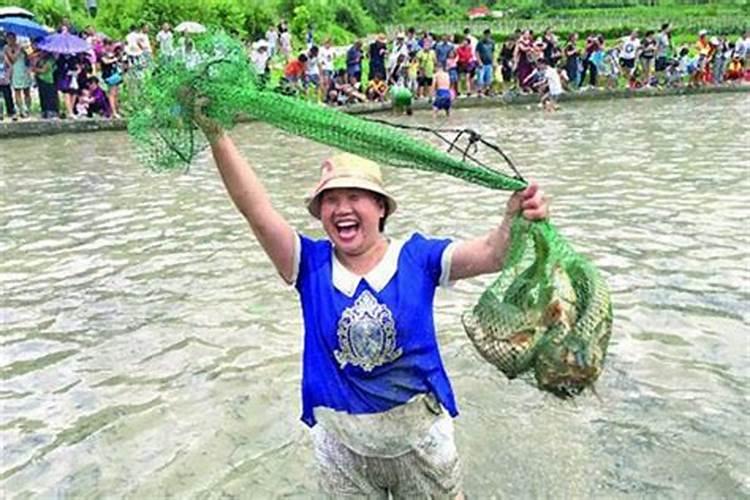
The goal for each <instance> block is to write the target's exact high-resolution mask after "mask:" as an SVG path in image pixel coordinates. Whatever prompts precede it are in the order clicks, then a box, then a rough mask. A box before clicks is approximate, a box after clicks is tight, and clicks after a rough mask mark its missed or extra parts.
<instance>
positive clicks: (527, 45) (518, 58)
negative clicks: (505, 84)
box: [513, 30, 534, 92]
mask: <svg viewBox="0 0 750 500" xmlns="http://www.w3.org/2000/svg"><path fill="white" fill-rule="evenodd" d="M533 44H534V41H533V38H532V36H531V31H529V30H526V31H524V32H523V33H522V34H521V38H520V39H519V40H518V43H516V52H515V54H514V56H513V60H514V62H515V67H516V76H517V77H518V86H519V87H520V88H521V91H523V92H528V91H529V90H530V87H529V78H528V77H529V75H530V74H531V72H532V71H534V67H533V66H532V63H531V52H532V50H533V48H534V47H533Z"/></svg>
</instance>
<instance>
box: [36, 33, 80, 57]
mask: <svg viewBox="0 0 750 500" xmlns="http://www.w3.org/2000/svg"><path fill="white" fill-rule="evenodd" d="M37 47H39V48H40V49H42V50H45V51H47V52H54V53H55V54H80V53H81V52H88V51H89V50H91V46H90V45H89V44H88V43H86V40H83V39H82V38H78V37H77V36H75V35H71V34H70V33H55V34H53V35H49V36H48V37H45V38H44V40H42V41H41V42H39V43H38V44H37Z"/></svg>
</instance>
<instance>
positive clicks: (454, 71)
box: [448, 68, 458, 83]
mask: <svg viewBox="0 0 750 500" xmlns="http://www.w3.org/2000/svg"><path fill="white" fill-rule="evenodd" d="M448 78H450V81H451V83H456V82H458V68H451V69H449V70H448Z"/></svg>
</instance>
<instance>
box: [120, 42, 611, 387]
mask: <svg viewBox="0 0 750 500" xmlns="http://www.w3.org/2000/svg"><path fill="white" fill-rule="evenodd" d="M194 44H195V51H194V54H193V56H192V57H191V59H190V60H189V61H188V60H181V59H180V58H174V59H170V60H163V61H161V62H160V63H158V64H157V65H156V66H155V68H153V69H152V70H150V72H148V73H147V74H146V75H144V79H143V81H142V82H140V84H139V85H138V92H137V94H136V95H135V96H134V99H133V103H134V105H133V106H132V109H131V116H130V118H129V121H128V131H129V134H130V136H131V138H132V142H133V143H134V144H135V147H136V151H137V153H138V156H139V158H140V159H141V160H142V161H143V162H144V163H145V165H146V166H148V167H149V168H151V169H153V170H156V171H165V170H177V169H182V170H184V169H186V168H187V167H189V166H190V164H191V163H192V161H193V160H194V159H195V157H196V156H197V155H198V154H199V153H200V152H201V151H202V150H203V149H204V148H205V147H206V146H207V144H208V140H207V137H206V135H208V136H211V135H212V134H219V133H221V131H222V129H230V128H232V127H233V126H234V125H236V123H237V122H238V120H239V117H241V116H245V117H250V118H253V119H256V120H259V121H262V122H265V123H268V124H270V125H272V126H275V127H277V128H279V129H281V130H284V131H286V132H288V133H291V134H295V135H299V136H302V137H306V138H308V139H311V140H313V141H317V142H320V143H323V144H327V145H330V146H334V147H336V148H339V149H341V150H344V151H347V152H350V153H353V154H357V155H360V156H363V157H366V158H369V159H371V160H374V161H378V162H381V163H384V164H388V165H391V166H394V167H399V168H411V169H419V170H424V171H428V172H435V173H443V174H448V175H452V176H454V177H457V178H459V179H462V180H465V181H467V182H471V183H474V184H477V185H481V186H484V187H487V188H491V189H499V190H506V191H519V190H522V189H524V188H525V187H526V186H527V184H528V183H527V182H526V181H525V180H524V179H523V178H522V177H521V176H520V174H519V173H518V171H517V169H516V168H515V166H514V165H513V163H512V161H511V160H510V159H509V158H508V157H507V155H505V153H503V152H502V150H500V148H498V147H497V146H496V145H494V144H492V143H490V142H488V141H486V140H485V139H484V138H482V137H481V136H480V135H479V134H477V133H476V132H474V131H471V130H468V129H463V130H458V131H457V130H453V131H439V130H437V129H430V128H428V127H413V126H407V125H404V124H394V123H388V122H382V121H379V120H374V119H363V118H359V117H356V116H353V115H349V114H346V113H342V112H340V111H337V110H335V109H333V108H330V107H325V106H321V105H318V104H315V103H311V102H307V101H305V100H303V99H299V98H296V97H290V96H286V95H283V94H281V93H280V92H277V91H275V89H274V88H273V87H272V86H271V85H261V84H259V80H258V79H257V77H256V75H255V73H254V71H253V69H252V67H251V65H250V64H249V62H248V58H247V55H246V52H245V49H244V47H243V46H242V44H241V43H239V42H238V41H236V40H234V39H233V38H232V37H231V36H229V35H227V34H225V33H221V32H219V33H207V34H205V35H202V36H198V37H196V38H195V41H194ZM199 124H200V126H199ZM384 124H386V125H388V126H384ZM399 128H402V129H403V128H406V129H416V130H418V131H422V132H428V133H432V134H434V135H435V136H437V137H438V138H440V139H441V140H443V141H445V142H447V143H449V144H450V148H449V149H448V151H443V150H441V149H439V148H438V147H436V146H435V145H433V144H431V143H429V142H426V141H422V140H418V139H417V138H415V137H413V136H412V135H410V134H407V133H404V132H403V131H401V130H399ZM441 132H455V133H457V134H458V135H457V136H456V137H455V138H454V140H453V141H450V140H447V139H446V138H445V136H444V135H443V134H442V133H441ZM461 137H464V138H468V142H469V144H468V145H467V146H466V147H465V148H464V149H462V148H461V147H460V146H458V145H457V143H458V140H459V139H460V138H461ZM209 138H210V137H209ZM479 145H484V146H487V147H489V148H490V149H492V150H494V151H495V152H497V153H498V154H500V155H501V156H502V157H503V159H504V160H505V161H506V163H507V164H508V165H509V166H510V167H511V168H512V169H513V171H514V173H515V174H516V175H514V176H511V175H508V174H506V173H504V172H502V171H500V170H498V169H496V168H493V167H491V166H488V165H486V164H485V163H483V162H482V161H480V160H478V159H477V158H475V157H474V154H475V152H476V150H477V147H478V146H479ZM472 148H473V149H472ZM451 151H457V152H461V153H463V156H462V157H460V158H459V157H457V155H455V154H451ZM532 248H533V251H532V250H531V249H532ZM462 320H463V324H464V327H465V330H466V332H467V334H468V336H469V338H470V339H471V342H472V343H473V345H474V346H475V348H476V349H477V351H478V352H479V353H480V354H481V355H482V357H484V358H485V359H486V360H487V361H489V362H490V363H492V364H493V365H495V366H497V367H498V368H499V369H500V370H501V371H502V372H503V373H504V374H505V375H507V376H508V377H509V378H514V377H517V376H519V375H522V374H529V375H530V374H532V373H533V375H534V377H533V378H534V379H535V380H536V385H537V386H538V387H539V388H540V389H542V390H545V391H550V392H552V393H554V394H556V395H558V396H571V395H575V394H577V393H579V392H580V391H581V390H582V389H584V388H586V387H589V386H591V384H593V383H594V381H595V380H596V379H597V378H598V376H599V375H600V374H601V372H602V368H603V364H604V359H605V356H606V351H607V346H608V343H609V338H610V335H611V332H612V308H611V302H610V296H609V292H608V289H607V286H606V283H605V282H604V280H603V278H602V277H601V275H600V274H599V272H598V271H597V270H596V268H595V267H594V266H593V265H592V264H591V263H590V262H589V261H587V260H586V259H585V258H584V257H583V256H581V255H580V254H577V253H576V252H575V251H574V250H573V249H572V247H571V246H570V245H569V243H567V241H565V240H564V239H563V238H562V236H560V234H559V233H558V232H557V230H556V229H555V228H554V227H553V226H552V225H551V224H550V223H549V222H548V221H541V222H539V221H538V222H533V223H530V222H528V221H526V220H525V219H523V218H521V217H517V218H516V220H515V221H514V222H513V225H512V230H511V235H510V244H509V251H508V255H507V258H506V262H505V266H504V268H503V270H502V271H501V273H500V275H499V276H498V278H497V279H496V280H495V282H494V283H492V285H490V287H489V288H488V289H487V290H486V291H485V292H484V293H483V294H482V295H481V297H480V299H479V302H478V303H477V305H476V306H475V307H474V308H473V309H472V310H471V311H467V312H466V313H465V314H464V315H463V316H462ZM529 379H530V377H529Z"/></svg>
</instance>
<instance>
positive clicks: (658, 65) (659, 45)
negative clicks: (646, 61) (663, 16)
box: [654, 23, 673, 78]
mask: <svg viewBox="0 0 750 500" xmlns="http://www.w3.org/2000/svg"><path fill="white" fill-rule="evenodd" d="M672 51H673V49H672V28H671V27H670V25H669V23H664V24H662V25H661V31H659V34H658V35H657V37H656V60H655V64H654V69H655V71H656V76H657V78H658V77H659V75H660V74H663V73H664V71H665V70H666V69H667V63H668V62H669V59H670V57H671V56H672Z"/></svg>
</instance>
